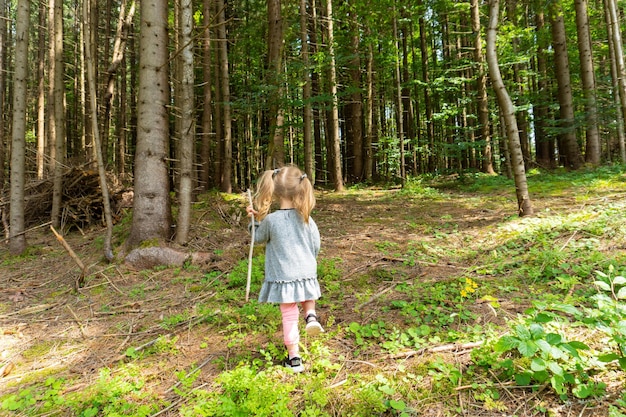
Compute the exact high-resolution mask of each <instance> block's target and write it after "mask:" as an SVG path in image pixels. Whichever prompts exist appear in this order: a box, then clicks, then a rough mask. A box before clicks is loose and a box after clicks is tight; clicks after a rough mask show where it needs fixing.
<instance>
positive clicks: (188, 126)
mask: <svg viewBox="0 0 626 417" xmlns="http://www.w3.org/2000/svg"><path fill="white" fill-rule="evenodd" d="M180 3H181V4H180V25H179V33H180V47H181V48H182V49H181V52H180V54H179V59H180V61H181V62H180V69H181V76H182V79H181V86H180V100H181V103H180V109H181V118H180V126H181V128H182V131H181V132H180V135H179V136H180V140H179V143H178V159H179V167H180V175H179V187H178V220H177V224H176V243H179V244H181V245H182V244H185V243H187V241H188V239H189V228H190V225H191V202H192V191H193V161H194V152H193V145H194V139H195V123H194V110H195V103H194V94H193V93H194V91H193V89H194V74H193V42H192V38H191V35H192V30H193V23H194V21H193V7H192V2H191V0H181V1H180Z"/></svg>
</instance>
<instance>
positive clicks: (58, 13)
mask: <svg viewBox="0 0 626 417" xmlns="http://www.w3.org/2000/svg"><path fill="white" fill-rule="evenodd" d="M50 8H51V9H52V11H51V17H52V19H51V22H50V23H51V25H52V27H53V30H52V37H51V40H50V45H51V49H50V51H51V53H52V56H51V57H50V64H51V65H52V68H51V70H50V84H51V90H52V97H51V99H52V103H53V106H54V111H53V112H52V117H51V119H53V120H54V122H53V123H50V125H51V126H52V125H53V126H54V128H53V130H54V134H51V135H50V140H51V141H52V142H53V143H54V157H53V158H52V160H53V163H54V178H53V191H52V213H51V215H50V217H51V220H52V226H53V227H54V228H56V229H59V226H60V225H61V204H62V200H63V165H64V163H65V91H64V84H63V77H64V72H63V2H62V0H51V2H50Z"/></svg>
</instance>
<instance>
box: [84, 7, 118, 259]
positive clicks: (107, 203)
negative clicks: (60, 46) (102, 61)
mask: <svg viewBox="0 0 626 417" xmlns="http://www.w3.org/2000/svg"><path fill="white" fill-rule="evenodd" d="M90 7H91V2H90V0H83V31H84V32H85V36H84V39H90V37H91V36H90V32H91V28H92V27H93V22H91V21H90V20H89V10H90ZM84 50H85V64H86V67H87V84H88V86H89V99H90V106H89V108H90V110H91V128H92V135H93V141H94V148H95V153H96V162H97V165H98V176H99V179H100V190H101V192H102V203H103V206H104V219H105V223H106V234H105V238H104V245H103V246H104V247H103V250H104V257H105V258H106V259H107V260H109V261H111V260H113V249H112V245H111V240H112V237H113V218H112V215H111V200H110V198H109V188H108V185H107V179H106V170H105V166H104V158H103V156H102V147H101V145H100V132H99V130H98V111H97V109H98V105H97V103H96V64H95V62H94V58H93V56H94V54H93V51H92V50H91V44H90V43H89V42H85V48H84Z"/></svg>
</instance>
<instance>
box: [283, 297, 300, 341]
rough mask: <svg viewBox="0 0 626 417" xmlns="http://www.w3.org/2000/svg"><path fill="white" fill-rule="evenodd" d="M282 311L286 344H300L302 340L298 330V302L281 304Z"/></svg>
mask: <svg viewBox="0 0 626 417" xmlns="http://www.w3.org/2000/svg"><path fill="white" fill-rule="evenodd" d="M280 312H281V313H282V316H283V340H284V341H285V345H286V346H290V345H296V346H297V345H298V342H300V332H299V331H298V319H299V318H300V309H299V308H298V304H296V303H287V304H281V305H280Z"/></svg>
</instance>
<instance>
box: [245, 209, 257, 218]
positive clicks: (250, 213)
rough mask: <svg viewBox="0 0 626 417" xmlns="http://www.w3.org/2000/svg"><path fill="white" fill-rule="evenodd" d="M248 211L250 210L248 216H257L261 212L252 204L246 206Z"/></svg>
mask: <svg viewBox="0 0 626 417" xmlns="http://www.w3.org/2000/svg"><path fill="white" fill-rule="evenodd" d="M246 211H247V212H248V217H252V216H256V215H257V214H259V212H258V211H256V210H255V209H254V208H253V207H252V206H248V207H246Z"/></svg>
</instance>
